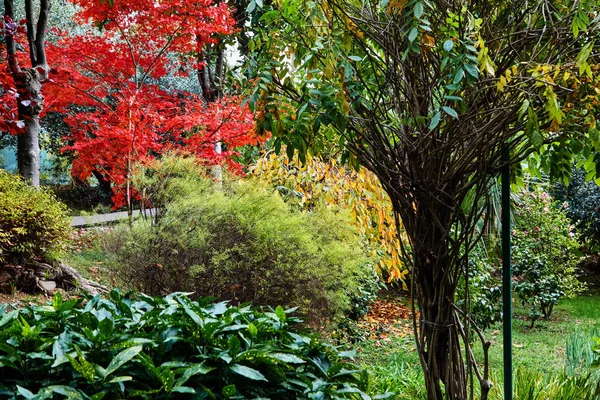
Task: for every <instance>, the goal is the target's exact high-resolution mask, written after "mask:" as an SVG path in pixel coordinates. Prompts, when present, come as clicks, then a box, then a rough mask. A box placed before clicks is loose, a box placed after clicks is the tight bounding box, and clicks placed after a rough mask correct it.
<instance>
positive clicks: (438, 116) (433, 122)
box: [429, 111, 442, 131]
mask: <svg viewBox="0 0 600 400" xmlns="http://www.w3.org/2000/svg"><path fill="white" fill-rule="evenodd" d="M441 119H442V112H441V111H438V112H436V113H435V114H434V115H433V117H432V118H431V122H430V123H429V130H430V131H432V130H434V129H435V128H436V127H437V126H438V125H439V124H440V120H441Z"/></svg>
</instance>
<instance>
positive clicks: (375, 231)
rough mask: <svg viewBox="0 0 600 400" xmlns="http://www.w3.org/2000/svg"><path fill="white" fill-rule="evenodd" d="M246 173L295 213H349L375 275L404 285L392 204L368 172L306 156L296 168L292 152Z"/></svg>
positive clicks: (259, 163)
mask: <svg viewBox="0 0 600 400" xmlns="http://www.w3.org/2000/svg"><path fill="white" fill-rule="evenodd" d="M250 170H251V172H252V175H254V176H255V177H257V178H258V179H259V180H261V181H263V182H266V183H267V184H268V185H270V186H273V187H274V188H276V189H277V191H278V192H279V193H280V194H281V195H282V196H283V197H284V198H285V199H286V201H288V202H289V203H291V204H295V205H297V206H298V207H299V208H300V210H304V211H310V210H313V209H316V208H319V207H323V206H333V207H342V208H347V209H349V210H350V213H351V215H352V217H353V219H354V221H355V223H356V225H357V227H358V229H359V231H360V233H361V235H362V237H363V238H364V239H365V240H366V242H367V243H368V244H369V246H370V247H371V248H372V249H373V255H374V256H375V257H378V258H379V262H378V270H379V272H380V273H382V274H384V275H387V276H388V281H394V280H400V281H402V283H403V284H404V280H405V278H406V275H407V273H408V271H407V269H406V266H405V264H404V263H403V262H402V256H401V254H400V244H399V240H400V239H399V238H400V237H402V233H401V232H398V230H397V228H396V224H395V221H394V214H393V210H392V204H391V202H390V200H389V198H388V196H387V194H386V193H385V191H384V190H383V188H382V187H381V184H380V183H379V180H378V179H377V177H376V176H375V175H374V174H373V173H372V172H369V171H368V170H366V169H365V168H361V169H359V170H354V169H351V168H347V167H344V166H343V165H342V164H340V163H339V162H338V161H337V160H336V159H335V158H329V159H327V160H323V159H321V158H319V157H316V156H311V155H310V154H307V155H306V156H305V157H304V161H303V162H301V161H300V158H299V156H298V153H297V152H296V153H295V154H294V155H293V157H292V158H291V159H290V157H289V156H288V155H287V154H284V153H282V154H280V155H277V154H275V153H266V154H264V155H263V156H262V157H261V158H259V159H258V161H257V162H256V163H255V165H253V166H252V167H251V168H250ZM404 286H405V287H406V285H405V284H404Z"/></svg>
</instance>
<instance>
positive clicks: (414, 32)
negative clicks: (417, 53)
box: [408, 28, 419, 43]
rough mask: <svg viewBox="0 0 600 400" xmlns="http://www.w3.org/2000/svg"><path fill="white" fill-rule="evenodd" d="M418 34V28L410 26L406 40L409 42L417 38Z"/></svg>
mask: <svg viewBox="0 0 600 400" xmlns="http://www.w3.org/2000/svg"><path fill="white" fill-rule="evenodd" d="M418 34H419V30H418V29H417V28H412V29H411V30H410V31H409V32H408V41H409V42H411V43H412V42H414V41H415V39H416V38H417V35H418Z"/></svg>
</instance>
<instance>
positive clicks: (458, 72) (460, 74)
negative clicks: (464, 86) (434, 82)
mask: <svg viewBox="0 0 600 400" xmlns="http://www.w3.org/2000/svg"><path fill="white" fill-rule="evenodd" d="M464 77H465V70H464V69H462V68H460V67H459V68H457V69H456V72H455V73H454V78H453V79H452V83H453V84H455V85H456V84H457V83H459V82H460V81H462V79H463V78H464Z"/></svg>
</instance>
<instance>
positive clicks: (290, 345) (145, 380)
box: [0, 291, 369, 400]
mask: <svg viewBox="0 0 600 400" xmlns="http://www.w3.org/2000/svg"><path fill="white" fill-rule="evenodd" d="M289 313H290V311H289V310H288V311H284V310H283V308H281V307H278V308H277V309H275V310H274V311H271V312H260V311H257V310H254V309H252V308H250V307H249V306H243V307H232V306H229V305H228V304H226V303H216V304H214V303H210V302H209V300H207V299H200V301H199V302H195V301H191V300H190V299H189V297H188V296H187V295H186V294H181V293H173V294H171V295H169V296H167V297H164V298H162V297H156V298H152V297H149V296H145V295H122V294H121V293H119V292H118V291H113V292H111V293H110V296H109V298H107V299H104V298H101V297H99V296H96V297H94V298H91V299H88V301H82V300H81V299H73V300H68V301H64V300H63V299H62V297H61V295H60V294H57V295H55V296H54V298H53V300H52V303H51V305H43V306H34V307H28V308H26V309H23V310H14V311H10V312H7V309H6V306H1V307H0V343H1V344H0V376H1V377H2V380H1V381H0V398H10V399H17V398H23V397H24V398H27V399H48V398H54V396H55V395H62V396H66V397H68V398H70V399H94V400H97V399H102V398H107V399H118V398H140V399H166V398H169V399H184V398H187V399H190V398H194V399H208V398H210V399H258V398H271V399H369V397H368V396H367V395H366V394H364V393H363V391H362V390H363V388H364V387H365V385H366V384H367V382H368V377H367V376H366V375H365V374H364V373H361V372H360V371H357V370H356V368H354V367H353V366H352V365H351V364H348V363H346V362H343V361H341V358H342V357H347V356H348V354H344V353H339V352H337V350H335V349H334V348H333V347H331V346H328V345H326V344H323V343H321V342H320V341H319V340H317V339H315V338H313V337H309V336H305V335H301V334H298V333H295V332H294V331H293V330H292V329H290V327H289V324H290V323H294V322H295V319H294V318H293V317H291V316H290V315H289Z"/></svg>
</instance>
